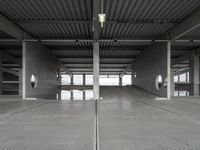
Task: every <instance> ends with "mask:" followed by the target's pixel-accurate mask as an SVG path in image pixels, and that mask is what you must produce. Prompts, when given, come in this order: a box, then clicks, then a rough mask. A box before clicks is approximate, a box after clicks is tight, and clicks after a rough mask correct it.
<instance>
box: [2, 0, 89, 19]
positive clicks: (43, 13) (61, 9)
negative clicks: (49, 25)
mask: <svg viewBox="0 0 200 150" xmlns="http://www.w3.org/2000/svg"><path fill="white" fill-rule="evenodd" d="M0 9H1V12H2V13H4V14H6V16H8V17H9V18H10V19H13V20H16V19H19V20H87V19H91V17H92V14H91V0H0Z"/></svg>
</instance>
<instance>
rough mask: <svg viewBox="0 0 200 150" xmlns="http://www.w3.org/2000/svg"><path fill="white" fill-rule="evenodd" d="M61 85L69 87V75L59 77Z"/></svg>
mask: <svg viewBox="0 0 200 150" xmlns="http://www.w3.org/2000/svg"><path fill="white" fill-rule="evenodd" d="M61 84H62V85H70V84H71V77H70V76H69V75H61Z"/></svg>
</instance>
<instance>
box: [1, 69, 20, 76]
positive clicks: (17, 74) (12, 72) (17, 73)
mask: <svg viewBox="0 0 200 150" xmlns="http://www.w3.org/2000/svg"><path fill="white" fill-rule="evenodd" d="M1 71H2V72H6V73H10V74H14V75H16V76H19V72H17V71H15V70H12V69H10V68H4V67H2V69H1Z"/></svg>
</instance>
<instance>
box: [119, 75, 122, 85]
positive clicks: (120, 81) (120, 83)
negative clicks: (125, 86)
mask: <svg viewBox="0 0 200 150" xmlns="http://www.w3.org/2000/svg"><path fill="white" fill-rule="evenodd" d="M119 86H122V77H119Z"/></svg>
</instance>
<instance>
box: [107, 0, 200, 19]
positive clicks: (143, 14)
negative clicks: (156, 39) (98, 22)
mask: <svg viewBox="0 0 200 150" xmlns="http://www.w3.org/2000/svg"><path fill="white" fill-rule="evenodd" d="M198 6H200V2H199V0H105V4H104V8H105V13H106V14H107V16H106V17H107V19H108V20H151V19H153V20H155V19H157V20H160V19H164V20H176V21H180V20H182V19H183V18H185V17H186V16H187V15H188V14H189V13H190V12H191V11H192V10H194V9H196V8H197V7H198Z"/></svg>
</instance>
